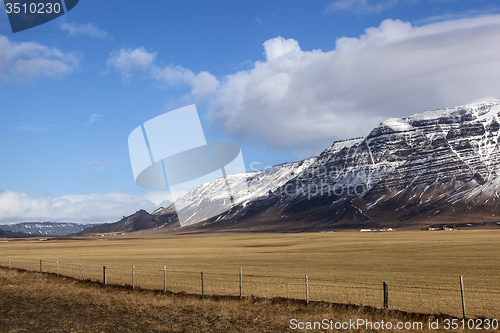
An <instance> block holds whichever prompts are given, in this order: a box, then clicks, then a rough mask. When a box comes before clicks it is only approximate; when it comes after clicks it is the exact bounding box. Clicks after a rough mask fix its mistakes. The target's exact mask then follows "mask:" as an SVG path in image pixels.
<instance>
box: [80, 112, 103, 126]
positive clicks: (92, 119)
mask: <svg viewBox="0 0 500 333" xmlns="http://www.w3.org/2000/svg"><path fill="white" fill-rule="evenodd" d="M101 118H102V114H91V115H90V119H89V121H87V122H86V123H85V124H84V125H90V124H92V123H95V122H96V121H98V120H99V119H101Z"/></svg>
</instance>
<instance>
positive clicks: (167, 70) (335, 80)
mask: <svg viewBox="0 0 500 333" xmlns="http://www.w3.org/2000/svg"><path fill="white" fill-rule="evenodd" d="M0 1H1V0H0ZM0 8H2V10H1V11H0V117H1V118H0V119H1V122H0V153H1V156H2V160H1V162H0V175H1V176H0V222H2V223H7V222H15V221H29V220H35V221H37V220H64V221H75V222H107V221H116V220H118V219H119V218H121V216H123V215H129V214H131V213H133V212H135V211H136V210H138V209H140V208H144V209H146V210H148V211H152V210H153V209H154V208H155V207H157V206H159V205H161V204H162V202H163V201H164V200H168V198H169V196H168V193H165V192H159V191H149V190H145V189H141V188H139V187H137V186H136V185H135V183H134V179H133V175H132V170H131V166H130V160H129V156H128V149H127V138H128V135H129V134H130V132H131V131H132V130H133V129H134V128H136V127H137V126H139V125H140V124H142V123H144V122H145V121H147V120H149V119H151V118H153V117H155V116H157V115H160V114H162V113H164V112H167V111H169V110H173V109H175V108H178V107H182V106H186V105H189V104H193V103H195V104H196V105H197V108H198V111H199V113H200V116H201V118H202V125H203V127H204V130H205V134H206V138H207V141H231V142H235V143H237V144H239V145H240V146H241V148H242V152H243V157H244V159H245V164H246V166H247V170H250V169H251V167H250V165H251V164H252V163H254V164H253V166H254V167H258V168H263V167H265V166H268V165H274V164H278V163H283V162H288V161H295V160H298V159H301V158H305V157H309V156H312V155H315V154H318V153H320V152H321V151H322V150H323V149H325V148H326V147H327V146H328V145H329V144H331V142H333V141H334V140H339V139H347V138H351V137H357V136H365V135H367V134H368V133H369V131H370V130H371V129H372V128H373V127H375V126H377V125H378V123H379V122H380V121H382V120H384V119H386V118H390V117H403V116H408V115H411V114H414V113H417V112H422V111H424V110H426V109H435V108H439V107H446V106H454V105H460V104H467V103H470V102H473V101H474V100H477V99H480V98H483V97H495V98H498V96H499V94H498V92H499V91H500V90H499V88H500V82H499V80H498V77H500V73H499V72H500V46H499V45H500V16H499V14H498V13H499V12H500V5H499V4H498V1H487V0H467V1H459V0H456V1H453V0H382V1H371V0H338V1H331V0H330V1H322V0H315V1H305V0H304V1H298V0H294V1H289V0H288V1H234V0H233V1H180V0H179V1H170V0H165V1H152V0H145V1H140V2H137V1H118V0H109V1H101V0H81V1H80V3H79V4H78V6H77V7H75V8H74V9H73V10H72V11H71V12H69V13H68V14H66V15H63V16H62V17H60V18H58V19H56V20H54V21H52V22H49V23H47V24H44V25H42V26H39V27H35V28H33V29H30V30H26V31H24V32H19V33H16V34H13V33H12V32H11V30H10V26H9V22H8V18H7V15H6V13H5V12H4V11H3V8H4V7H3V3H2V4H0ZM163 203H165V202H163Z"/></svg>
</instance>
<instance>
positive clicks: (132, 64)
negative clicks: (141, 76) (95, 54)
mask: <svg viewBox="0 0 500 333" xmlns="http://www.w3.org/2000/svg"><path fill="white" fill-rule="evenodd" d="M155 58H156V52H154V53H149V52H147V51H146V50H145V49H144V48H143V47H141V48H137V49H135V50H130V49H128V50H125V49H121V50H120V51H114V52H111V54H110V56H109V58H108V61H107V63H108V66H112V67H114V68H115V69H116V70H118V71H119V72H120V74H121V75H122V76H123V78H124V80H129V79H130V78H131V77H132V75H133V72H134V71H136V70H143V71H144V70H148V69H150V68H151V65H152V64H153V63H154V61H155Z"/></svg>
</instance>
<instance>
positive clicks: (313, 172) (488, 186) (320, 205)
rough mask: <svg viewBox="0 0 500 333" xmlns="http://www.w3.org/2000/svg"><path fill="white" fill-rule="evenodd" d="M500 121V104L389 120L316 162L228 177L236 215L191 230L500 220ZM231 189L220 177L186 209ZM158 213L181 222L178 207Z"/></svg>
mask: <svg viewBox="0 0 500 333" xmlns="http://www.w3.org/2000/svg"><path fill="white" fill-rule="evenodd" d="M499 119H500V104H499V102H498V101H496V100H489V101H484V102H481V103H477V104H471V105H465V106H459V107H453V108H447V109H440V110H432V111H426V112H424V113H421V114H416V115H413V116H410V117H405V118H394V119H388V120H386V121H384V122H382V123H381V124H380V125H379V126H378V127H377V128H375V129H373V130H372V131H371V133H370V134H369V135H368V136H367V137H365V138H356V139H351V140H344V141H337V142H334V143H333V144H332V145H331V146H330V147H328V148H327V149H326V150H325V151H323V152H322V153H321V154H320V155H319V156H317V157H313V158H309V159H306V160H303V161H299V162H294V163H286V164H281V165H277V166H274V167H272V168H270V169H267V170H263V171H259V172H253V173H247V174H239V175H234V176H229V177H228V180H229V182H230V183H231V187H233V188H238V190H237V191H234V192H233V193H231V195H232V196H233V200H234V205H232V208H231V209H230V210H228V211H227V212H225V213H223V214H221V215H219V216H216V217H214V218H211V219H208V220H204V221H202V222H201V223H197V224H194V225H191V226H188V227H185V228H187V229H216V230H221V229H243V230H259V231H266V230H268V231H302V230H330V229H338V228H359V227H380V226H387V227H403V226H404V227H412V226H413V227H415V228H416V227H422V226H425V225H429V224H436V223H441V224H460V223H462V224H465V223H483V222H494V221H500V219H498V218H497V216H498V215H499V214H500V209H499V207H498V203H499V200H500V199H499V196H498V192H499V183H500V181H499V170H500V145H499V134H500V133H499V129H500V120H499ZM238 185H241V186H238ZM243 185H245V186H243ZM222 191H227V187H226V186H225V183H224V181H223V180H222V179H217V180H215V181H213V182H210V183H207V184H204V185H202V186H200V187H198V188H196V189H194V190H193V191H191V192H190V193H188V194H187V195H186V196H184V197H183V198H182V199H181V200H180V202H179V203H180V205H178V206H177V207H181V208H180V209H184V210H188V211H189V213H190V214H192V215H193V216H195V215H196V214H197V211H198V210H199V209H206V207H210V205H217V204H219V203H218V200H222V199H219V197H218V194H220V193H222ZM200 207H201V208H200ZM203 207H205V208H203ZM153 215H154V216H155V217H158V218H161V219H163V220H166V219H168V221H174V220H175V210H174V209H173V207H172V206H170V207H167V208H163V209H159V210H157V211H156V212H154V213H153ZM169 223H172V222H169ZM493 225H496V224H493ZM183 229H184V228H183Z"/></svg>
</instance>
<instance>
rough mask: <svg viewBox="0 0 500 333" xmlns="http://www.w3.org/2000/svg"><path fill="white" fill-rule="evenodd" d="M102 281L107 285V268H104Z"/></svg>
mask: <svg viewBox="0 0 500 333" xmlns="http://www.w3.org/2000/svg"><path fill="white" fill-rule="evenodd" d="M102 281H103V282H104V285H106V266H102Z"/></svg>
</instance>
